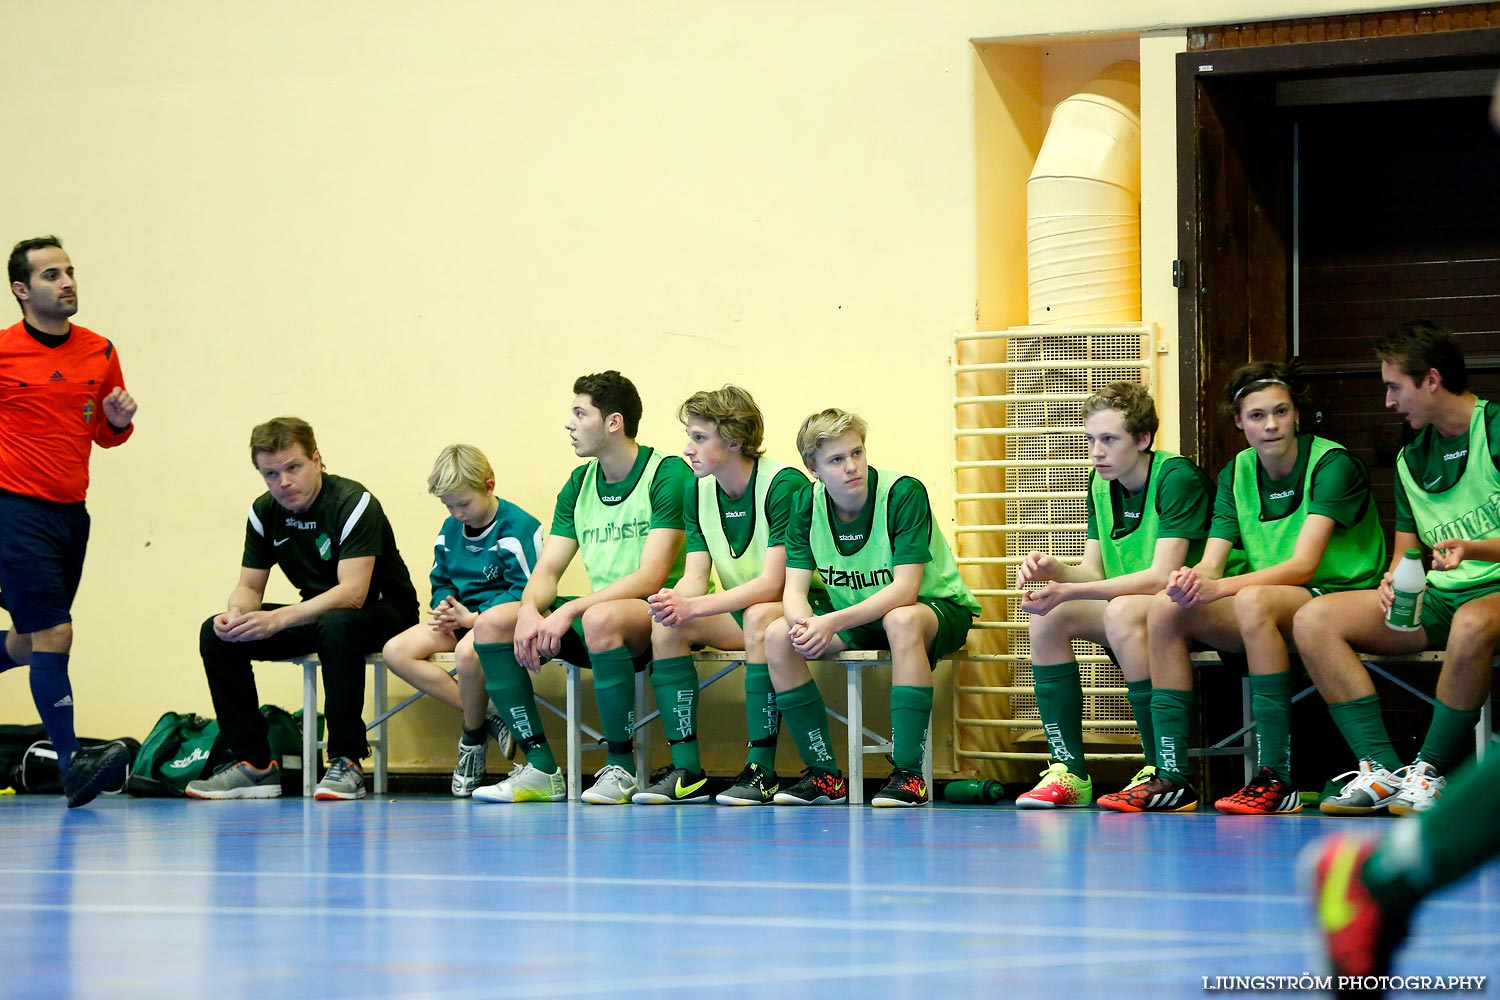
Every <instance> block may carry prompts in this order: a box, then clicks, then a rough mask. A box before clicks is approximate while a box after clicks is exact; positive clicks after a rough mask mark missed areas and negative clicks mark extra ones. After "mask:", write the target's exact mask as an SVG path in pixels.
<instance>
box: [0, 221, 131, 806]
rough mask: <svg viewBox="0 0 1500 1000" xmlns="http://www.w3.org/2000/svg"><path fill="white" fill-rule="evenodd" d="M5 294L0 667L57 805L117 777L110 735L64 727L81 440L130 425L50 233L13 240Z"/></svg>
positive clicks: (111, 353)
mask: <svg viewBox="0 0 1500 1000" xmlns="http://www.w3.org/2000/svg"><path fill="white" fill-rule="evenodd" d="M9 270H10V290H11V294H13V295H15V297H16V301H17V302H19V303H20V305H21V315H22V320H21V322H19V323H17V324H16V325H15V326H12V327H9V328H8V329H5V330H3V331H0V603H3V605H4V606H5V608H6V610H8V611H9V612H10V618H11V624H12V626H13V630H12V631H10V632H0V639H3V640H4V642H3V647H0V671H6V670H9V669H11V668H12V667H17V666H23V665H28V664H29V665H30V667H31V698H32V701H34V702H35V703H36V710H37V712H38V713H39V714H40V715H41V717H42V724H43V725H44V726H45V727H46V729H47V736H48V738H49V739H51V740H52V745H53V747H55V748H56V750H57V764H58V768H59V770H60V771H61V772H62V783H63V792H64V793H65V794H66V795H67V797H68V805H69V807H73V806H81V805H83V804H84V803H86V802H88V801H90V800H92V799H93V798H94V796H96V795H98V794H99V793H100V792H101V791H103V790H104V789H106V788H113V787H117V786H118V785H119V784H120V783H121V782H122V781H123V780H124V777H125V770H126V767H127V766H128V765H129V763H130V752H129V750H128V749H126V747H125V745H124V744H123V743H122V742H120V741H118V740H116V741H113V742H110V743H104V744H101V745H99V746H94V747H80V746H79V745H78V737H77V736H75V735H74V732H73V688H72V685H71V684H70V683H69V681H68V653H69V651H70V650H71V649H72V646H73V597H74V595H75V594H77V592H78V581H79V578H80V576H81V575H82V573H83V557H84V551H85V549H86V548H87V546H88V540H89V515H88V511H87V510H85V508H84V495H85V493H86V492H87V491H88V484H89V455H90V453H91V452H92V450H93V445H94V444H96V443H97V444H98V445H100V446H101V447H104V448H113V447H114V446H115V445H119V444H124V443H125V441H126V440H127V439H128V438H129V437H130V435H131V432H132V431H133V430H134V429H135V428H134V426H133V425H132V424H131V420H132V419H133V418H134V416H135V410H136V404H135V400H134V399H132V398H131V397H130V393H128V392H126V391H125V379H124V376H123V375H122V374H121V372H120V356H119V354H118V352H116V351H115V346H114V344H112V343H110V342H109V341H108V340H106V339H105V338H103V337H101V336H99V335H98V334H97V333H94V332H92V331H90V330H85V329H84V328H83V327H81V326H75V325H73V323H72V322H71V321H70V317H72V316H73V314H74V313H76V312H78V282H77V281H76V280H75V278H74V276H73V262H72V261H70V260H69V259H68V255H67V253H66V252H64V250H63V248H62V242H61V241H60V240H59V239H58V238H57V237H55V236H40V237H37V238H36V239H30V240H23V241H21V242H20V243H17V244H16V246H15V249H13V250H12V251H11V253H10V267H9Z"/></svg>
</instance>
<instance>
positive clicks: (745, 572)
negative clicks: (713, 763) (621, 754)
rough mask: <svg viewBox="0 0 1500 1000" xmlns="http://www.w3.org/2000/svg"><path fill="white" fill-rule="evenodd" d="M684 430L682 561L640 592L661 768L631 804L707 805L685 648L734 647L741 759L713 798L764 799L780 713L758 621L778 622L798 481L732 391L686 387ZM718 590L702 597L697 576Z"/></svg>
mask: <svg viewBox="0 0 1500 1000" xmlns="http://www.w3.org/2000/svg"><path fill="white" fill-rule="evenodd" d="M677 418H678V419H679V420H681V421H682V423H683V426H684V428H685V429H686V431H687V444H686V445H685V446H684V447H683V449H682V454H683V457H684V458H686V459H687V462H688V465H689V466H690V467H691V468H692V470H693V475H694V476H696V477H697V478H696V479H695V480H694V481H691V482H689V483H688V486H687V491H686V493H685V494H684V495H683V501H682V503H683V521H684V524H685V526H686V528H687V565H686V571H685V573H684V575H683V578H682V580H681V582H679V583H678V584H677V586H676V587H675V588H663V589H662V590H661V591H660V592H659V593H656V594H653V595H652V596H651V597H650V598H649V601H650V604H651V617H652V618H653V619H654V624H653V626H652V629H651V647H652V650H653V653H654V657H655V658H654V660H653V661H652V664H651V683H652V685H653V686H654V687H655V688H656V704H657V707H658V708H659V709H660V710H661V719H662V726H663V727H664V728H665V729H666V733H667V742H668V744H670V746H671V748H672V766H671V767H670V768H668V769H667V770H666V771H665V772H664V773H663V774H661V775H659V776H658V777H657V778H656V780H654V781H653V782H652V783H651V784H650V785H649V786H647V787H646V788H644V789H642V790H641V791H639V792H636V793H635V801H636V802H637V803H644V804H649V805H661V804H668V803H674V802H707V801H708V792H707V791H705V790H704V789H705V787H706V785H707V779H706V778H705V777H704V775H703V768H702V766H701V764H700V762H699V755H698V672H697V670H696V668H694V666H693V646H695V645H708V646H714V647H717V648H718V649H743V650H744V651H745V724H746V728H747V730H748V733H749V747H750V754H749V761H748V762H747V763H746V764H745V767H744V769H743V770H742V771H741V772H740V774H739V776H738V777H737V778H735V779H734V783H733V785H732V786H731V787H730V788H729V789H728V790H727V791H724V792H720V793H719V796H718V800H719V802H720V803H722V804H724V805H731V806H741V805H744V806H754V805H765V804H767V803H769V802H770V801H771V796H773V795H775V794H776V791H777V787H778V786H777V784H776V734H777V733H778V732H779V730H780V726H781V715H780V713H779V712H777V711H776V694H775V691H774V690H772V688H771V674H770V670H769V668H767V666H766V652H765V649H766V641H765V640H766V626H768V625H770V624H771V622H773V621H775V620H776V619H778V618H780V617H781V592H782V590H783V587H784V585H785V582H786V525H787V518H788V517H789V516H790V514H791V508H792V502H793V500H794V499H795V498H796V496H797V494H798V493H799V492H801V491H802V489H803V488H804V487H805V486H807V477H806V476H804V475H803V474H802V473H801V472H800V471H798V470H797V469H794V468H792V467H791V466H789V465H783V464H782V463H780V462H778V461H776V460H775V459H773V458H771V457H769V456H767V455H765V454H763V453H762V452H761V441H762V439H763V437H764V435H765V420H764V419H763V418H762V416H761V412H760V407H758V406H756V405H755V400H753V399H751V398H750V394H749V393H748V392H746V391H745V390H744V389H741V388H740V387H739V386H734V385H726V386H724V387H723V388H721V389H714V390H712V391H705V392H697V393H694V394H693V395H691V396H689V397H688V399H687V401H686V402H685V403H683V404H682V406H681V407H680V408H679V409H678V411H677ZM710 572H713V573H715V574H717V575H718V578H719V584H720V587H721V589H720V590H718V591H717V592H711V587H710V585H709V583H710V581H709V574H710Z"/></svg>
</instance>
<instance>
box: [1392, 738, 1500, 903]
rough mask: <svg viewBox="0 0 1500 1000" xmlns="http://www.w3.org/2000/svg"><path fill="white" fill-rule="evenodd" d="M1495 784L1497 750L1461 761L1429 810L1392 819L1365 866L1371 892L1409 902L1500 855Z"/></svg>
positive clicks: (1498, 784)
mask: <svg viewBox="0 0 1500 1000" xmlns="http://www.w3.org/2000/svg"><path fill="white" fill-rule="evenodd" d="M1496 788H1500V753H1491V754H1490V755H1489V756H1487V757H1486V758H1485V759H1484V762H1483V763H1481V764H1475V763H1473V762H1470V763H1469V764H1466V765H1464V766H1463V767H1462V768H1461V769H1460V770H1459V773H1458V774H1456V775H1454V777H1453V779H1452V780H1451V781H1450V782H1449V783H1448V788H1447V790H1446V791H1444V792H1443V797H1442V798H1441V799H1439V800H1438V802H1437V804H1436V805H1434V806H1433V807H1432V809H1431V810H1429V811H1428V812H1425V813H1422V814H1421V816H1419V817H1418V818H1417V819H1416V820H1415V821H1412V820H1409V819H1403V820H1401V821H1400V822H1397V823H1394V824H1392V826H1393V827H1394V829H1392V830H1391V832H1390V834H1389V835H1388V836H1386V837H1385V839H1384V840H1382V841H1381V843H1380V846H1379V847H1378V848H1377V849H1376V850H1375V853H1374V854H1372V855H1371V856H1370V860H1369V863H1368V864H1366V866H1365V871H1364V882H1365V885H1366V886H1367V887H1368V888H1369V890H1370V895H1372V896H1374V897H1375V899H1376V901H1377V902H1379V903H1381V904H1384V905H1387V906H1393V907H1398V908H1399V907H1410V906H1413V905H1415V904H1416V902H1417V901H1419V900H1420V899H1421V898H1422V897H1424V896H1427V895H1430V894H1431V893H1433V892H1436V891H1437V890H1438V889H1441V888H1443V887H1444V886H1446V885H1449V884H1450V883H1452V882H1455V881H1457V880H1458V879H1460V878H1462V877H1463V876H1465V875H1467V874H1468V873H1469V872H1472V871H1474V870H1475V869H1476V868H1478V867H1479V866H1480V865H1483V864H1484V863H1485V862H1486V861H1488V860H1490V859H1491V858H1493V857H1495V855H1496V854H1500V823H1496V822H1495V789H1496Z"/></svg>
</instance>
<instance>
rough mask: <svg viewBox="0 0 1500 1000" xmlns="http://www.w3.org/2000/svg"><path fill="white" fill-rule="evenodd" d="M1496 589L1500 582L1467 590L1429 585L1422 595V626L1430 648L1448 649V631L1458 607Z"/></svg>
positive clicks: (1498, 589)
mask: <svg viewBox="0 0 1500 1000" xmlns="http://www.w3.org/2000/svg"><path fill="white" fill-rule="evenodd" d="M1496 591H1500V583H1495V584H1491V585H1489V586H1487V587H1469V588H1467V589H1465V590H1442V589H1440V588H1438V587H1428V588H1427V590H1426V592H1425V593H1424V594H1423V595H1422V628H1423V630H1424V631H1425V632H1426V633H1427V646H1428V648H1429V649H1446V648H1447V647H1448V631H1449V630H1450V629H1451V628H1453V616H1454V615H1456V614H1458V609H1459V608H1461V607H1463V606H1464V605H1465V604H1468V603H1469V602H1470V601H1472V600H1474V598H1476V597H1485V596H1487V595H1489V594H1493V593H1495V592H1496Z"/></svg>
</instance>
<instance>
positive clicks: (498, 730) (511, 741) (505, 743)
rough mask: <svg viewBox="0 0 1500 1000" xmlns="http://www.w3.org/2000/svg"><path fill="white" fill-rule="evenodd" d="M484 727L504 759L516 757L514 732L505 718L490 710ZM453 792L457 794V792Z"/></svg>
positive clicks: (485, 718)
mask: <svg viewBox="0 0 1500 1000" xmlns="http://www.w3.org/2000/svg"><path fill="white" fill-rule="evenodd" d="M484 728H485V729H486V730H488V731H489V734H490V739H492V740H494V741H495V745H496V746H498V747H499V748H500V753H501V754H502V755H503V756H504V757H505V759H506V760H515V759H516V734H515V733H513V732H511V731H510V727H509V726H507V725H506V724H505V720H504V719H502V718H500V715H499V713H497V712H491V713H490V714H489V715H487V716H485V717H484ZM453 794H455V795H457V794H458V793H457V792H454V793H453Z"/></svg>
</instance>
